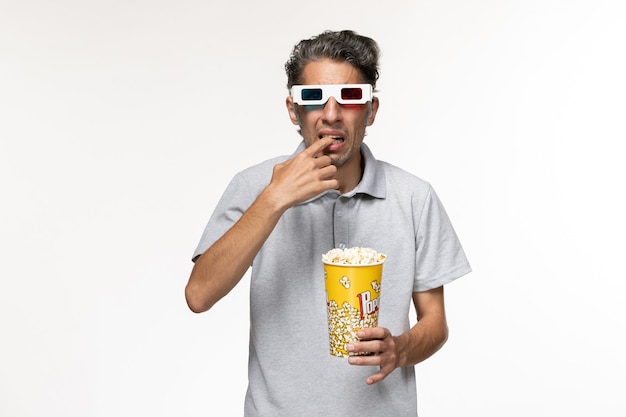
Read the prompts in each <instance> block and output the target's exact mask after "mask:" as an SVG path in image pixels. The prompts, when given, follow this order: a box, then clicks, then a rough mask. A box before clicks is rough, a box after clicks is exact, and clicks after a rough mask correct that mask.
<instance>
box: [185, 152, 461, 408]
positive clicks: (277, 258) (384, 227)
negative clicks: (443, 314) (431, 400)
mask: <svg viewBox="0 0 626 417" xmlns="http://www.w3.org/2000/svg"><path fill="white" fill-rule="evenodd" d="M304 148H305V145H304V142H302V143H300V145H299V147H298V148H297V149H296V151H295V152H294V154H293V155H295V154H296V153H298V152H300V151H302V150H303V149H304ZM361 152H362V155H363V157H364V160H365V170H364V173H363V178H362V180H361V182H360V183H359V184H358V185H357V187H356V188H355V189H354V190H352V191H350V192H348V193H346V194H343V195H341V194H340V193H339V192H338V191H335V190H332V191H327V192H324V193H322V194H320V195H318V196H317V197H315V198H312V199H310V200H308V201H306V202H304V203H302V204H299V205H297V206H295V207H292V208H290V209H289V210H287V211H286V212H285V213H284V215H283V216H282V217H281V219H280V221H279V222H278V224H277V225H276V227H275V229H274V231H273V232H272V234H271V235H270V236H269V238H268V239H267V241H266V242H265V244H264V245H263V248H262V249H261V250H260V251H259V253H258V255H257V256H256V258H255V259H254V261H253V264H252V271H251V276H250V286H251V288H250V353H249V364H248V377H249V384H248V391H247V394H246V398H245V406H244V408H245V416H247V417H252V416H264V417H265V416H268V417H269V416H271V417H277V416H290V417H291V416H298V417H306V416H315V417H319V416H345V415H353V414H364V415H377V416H393V417H398V416H400V417H403V416H416V415H417V397H416V386H415V371H414V367H405V368H400V369H396V370H395V371H393V372H392V373H391V374H390V375H389V376H388V377H387V378H386V379H385V380H383V381H382V382H379V383H377V384H374V385H372V386H368V385H366V384H365V379H366V378H367V377H368V376H369V375H372V374H374V373H375V372H376V369H375V368H371V367H358V366H351V365H348V362H347V359H345V358H336V357H333V356H331V355H330V352H329V341H328V326H327V317H326V315H327V312H326V294H325V290H324V271H323V266H322V261H321V256H322V254H323V253H325V252H327V251H328V250H330V249H332V248H334V247H353V246H361V247H370V248H373V249H375V250H377V251H379V252H382V253H384V254H386V255H387V260H386V262H385V264H384V266H383V278H382V291H381V295H380V313H379V326H381V327H387V328H388V329H389V330H390V331H391V332H392V334H394V335H398V334H400V333H402V332H405V331H407V330H408V329H409V327H410V323H409V309H410V308H413V306H412V294H413V292H415V291H425V290H428V289H432V288H436V287H439V286H441V285H445V284H447V283H449V282H451V281H453V280H455V279H457V278H459V277H461V276H463V275H465V274H467V273H468V272H470V270H471V269H470V265H469V263H468V261H467V259H466V257H465V254H464V252H463V249H462V247H461V244H460V242H459V240H458V238H457V235H456V233H455V231H454V229H453V227H452V224H451V223H450V220H449V219H448V216H447V215H446V212H445V210H444V208H443V206H442V205H441V202H440V201H439V199H438V198H437V196H436V194H435V192H434V191H433V189H432V187H431V186H430V184H428V183H427V182H425V181H423V180H421V179H419V178H418V177H416V176H414V175H412V174H410V173H408V172H406V171H404V170H402V169H400V168H398V167H395V166H393V165H391V164H388V163H386V162H383V161H378V160H376V159H375V158H374V156H373V155H372V153H371V151H370V150H369V148H368V147H367V146H366V145H365V144H363V145H362V146H361ZM293 155H292V156H293ZM292 156H282V157H278V158H274V159H271V160H268V161H265V162H263V163H261V164H258V165H255V166H253V167H250V168H248V169H246V170H244V171H242V172H240V173H238V174H237V175H236V176H235V177H234V178H233V180H232V181H231V183H230V184H229V186H228V187H227V189H226V191H225V192H224V194H223V196H222V198H221V200H220V201H219V202H218V204H217V207H216V208H215V211H214V213H213V215H212V216H211V218H210V220H209V223H208V225H207V226H206V229H205V231H204V233H203V235H202V238H201V239H200V243H199V245H198V247H197V249H196V250H195V252H194V255H193V259H196V257H197V256H199V255H200V254H202V253H203V252H204V251H205V250H206V249H207V248H209V247H210V246H211V245H212V244H213V242H215V241H216V240H217V239H219V238H220V237H221V236H222V235H223V234H224V233H225V232H226V231H227V230H228V229H229V228H230V227H231V226H232V225H233V224H234V223H235V222H236V221H237V220H238V219H239V217H240V216H241V215H242V213H243V212H244V211H245V210H246V209H247V208H248V207H249V206H250V205H251V204H252V202H253V201H254V200H255V199H256V197H257V196H258V195H259V194H260V193H261V191H262V190H263V189H264V188H265V186H267V184H268V183H269V181H270V179H271V176H272V169H273V167H274V165H275V164H277V163H279V162H282V161H285V160H287V159H289V158H291V157H292ZM222 302H224V301H222Z"/></svg>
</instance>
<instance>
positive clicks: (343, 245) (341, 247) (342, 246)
mask: <svg viewBox="0 0 626 417" xmlns="http://www.w3.org/2000/svg"><path fill="white" fill-rule="evenodd" d="M337 247H338V248H339V249H345V248H346V244H345V243H340V244H339V246H337Z"/></svg>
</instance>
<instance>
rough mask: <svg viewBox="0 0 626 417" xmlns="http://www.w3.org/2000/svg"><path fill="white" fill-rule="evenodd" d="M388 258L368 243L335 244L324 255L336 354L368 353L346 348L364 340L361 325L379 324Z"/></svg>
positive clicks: (330, 330) (330, 328)
mask: <svg viewBox="0 0 626 417" xmlns="http://www.w3.org/2000/svg"><path fill="white" fill-rule="evenodd" d="M386 258H387V256H386V255H384V254H382V253H379V252H377V251H375V250H374V249H371V248H364V247H352V248H348V249H339V248H335V249H331V250H329V251H328V252H326V253H325V254H323V255H322V262H323V263H324V279H325V285H326V306H327V310H328V335H329V340H330V354H331V355H332V356H336V357H347V356H351V355H367V354H368V353H352V352H348V350H347V349H346V348H347V345H348V343H351V342H356V341H359V340H360V339H359V337H358V336H357V332H358V331H359V330H360V329H362V328H364V327H377V326H378V313H379V305H380V298H379V296H380V291H381V278H382V264H383V262H384V261H385V259H386Z"/></svg>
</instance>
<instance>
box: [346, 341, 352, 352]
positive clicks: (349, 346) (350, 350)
mask: <svg viewBox="0 0 626 417" xmlns="http://www.w3.org/2000/svg"><path fill="white" fill-rule="evenodd" d="M346 349H348V351H349V352H352V351H353V350H354V345H353V344H352V343H348V346H347V347H346Z"/></svg>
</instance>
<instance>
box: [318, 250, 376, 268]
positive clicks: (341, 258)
mask: <svg viewBox="0 0 626 417" xmlns="http://www.w3.org/2000/svg"><path fill="white" fill-rule="evenodd" d="M386 258H387V256H386V255H384V254H382V253H379V252H377V251H375V250H374V249H371V248H364V247H359V246H355V247H352V248H346V249H339V248H334V249H331V250H329V251H328V252H326V253H325V254H323V255H322V262H324V263H330V264H338V265H370V264H377V263H380V262H383V261H384V260H385V259H386Z"/></svg>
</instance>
